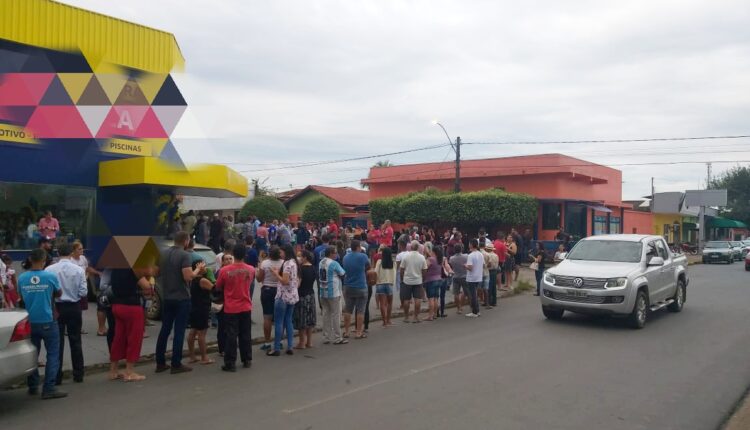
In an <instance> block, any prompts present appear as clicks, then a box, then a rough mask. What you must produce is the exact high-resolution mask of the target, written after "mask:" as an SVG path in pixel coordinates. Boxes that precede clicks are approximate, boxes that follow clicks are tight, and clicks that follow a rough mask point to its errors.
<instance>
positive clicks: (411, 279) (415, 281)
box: [399, 240, 427, 323]
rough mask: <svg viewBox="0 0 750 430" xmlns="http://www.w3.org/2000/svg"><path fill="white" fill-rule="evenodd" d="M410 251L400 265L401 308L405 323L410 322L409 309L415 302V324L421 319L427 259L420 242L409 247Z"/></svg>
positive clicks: (414, 242) (413, 242)
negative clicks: (421, 249) (420, 249)
mask: <svg viewBox="0 0 750 430" xmlns="http://www.w3.org/2000/svg"><path fill="white" fill-rule="evenodd" d="M409 247H410V249H411V250H410V251H409V252H408V253H407V254H406V255H405V256H404V257H403V258H402V260H401V264H400V265H399V272H400V273H401V283H402V285H401V294H400V296H401V297H400V298H401V307H402V308H403V310H404V322H405V323H408V322H409V308H410V307H411V303H412V301H413V302H414V319H413V322H414V323H419V322H422V321H421V320H420V319H419V310H420V307H421V306H422V304H421V302H420V300H421V298H422V296H423V294H424V289H423V287H422V283H423V280H424V278H425V276H426V275H427V259H425V258H424V255H422V254H421V253H420V252H419V242H418V241H416V240H414V241H412V242H411V244H410V245H409Z"/></svg>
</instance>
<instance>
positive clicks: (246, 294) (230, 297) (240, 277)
mask: <svg viewBox="0 0 750 430" xmlns="http://www.w3.org/2000/svg"><path fill="white" fill-rule="evenodd" d="M245 252H246V251H245V247H244V246H235V247H234V249H233V250H232V256H233V259H234V263H233V264H230V265H228V266H225V267H223V268H222V269H221V271H220V273H219V279H217V280H216V288H217V289H218V290H220V291H223V293H224V309H223V311H224V325H225V331H226V333H225V338H224V365H223V366H221V370H223V371H225V372H235V371H236V370H237V367H236V362H237V346H238V343H239V350H240V361H242V367H244V368H246V369H247V368H250V366H251V365H252V360H253V351H252V335H251V332H250V330H251V326H252V322H251V319H250V317H251V312H252V309H253V301H252V297H251V296H250V285H251V284H252V282H253V279H254V278H255V268H254V267H253V266H250V265H248V264H245V262H244V258H245Z"/></svg>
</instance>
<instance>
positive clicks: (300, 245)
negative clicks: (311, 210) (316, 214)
mask: <svg viewBox="0 0 750 430" xmlns="http://www.w3.org/2000/svg"><path fill="white" fill-rule="evenodd" d="M294 234H295V236H296V237H297V249H300V250H301V249H305V245H307V242H309V241H310V230H308V229H307V223H303V222H301V221H300V222H298V223H297V230H296V231H295V232H294ZM311 263H312V262H311Z"/></svg>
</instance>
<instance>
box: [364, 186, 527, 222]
mask: <svg viewBox="0 0 750 430" xmlns="http://www.w3.org/2000/svg"><path fill="white" fill-rule="evenodd" d="M537 208H538V202H537V200H536V199H535V198H534V197H532V196H529V195H526V194H515V193H509V192H506V191H503V190H498V189H492V190H485V191H476V192H468V193H451V192H445V191H437V190H425V191H422V192H415V193H411V194H407V195H404V196H398V197H391V198H385V199H377V200H372V201H370V216H371V217H372V222H373V223H374V224H375V225H380V224H381V223H382V222H383V221H385V220H386V219H390V220H391V221H394V222H399V223H404V222H416V223H420V224H428V223H433V222H450V223H456V224H463V225H478V224H484V223H504V224H533V223H534V222H535V221H536V219H537Z"/></svg>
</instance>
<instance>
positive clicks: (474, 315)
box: [466, 312, 479, 318]
mask: <svg viewBox="0 0 750 430" xmlns="http://www.w3.org/2000/svg"><path fill="white" fill-rule="evenodd" d="M478 316H479V315H478V314H475V313H474V312H469V313H468V314H466V317H467V318H476V317H478Z"/></svg>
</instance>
